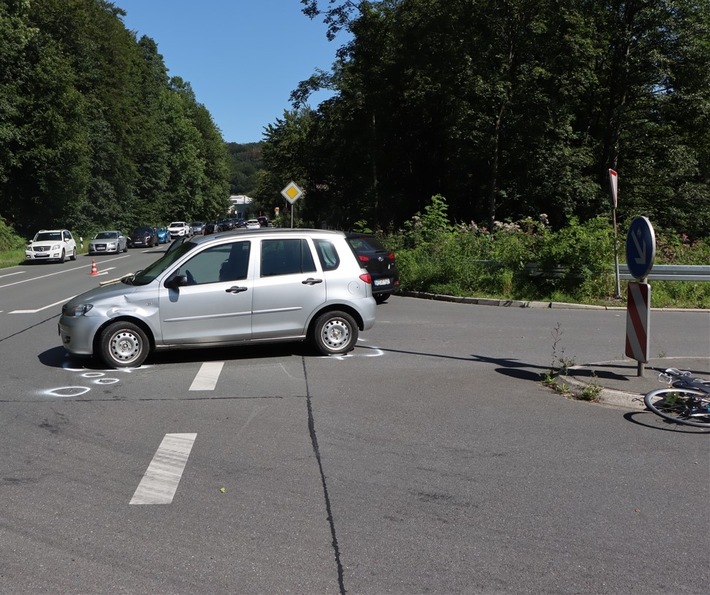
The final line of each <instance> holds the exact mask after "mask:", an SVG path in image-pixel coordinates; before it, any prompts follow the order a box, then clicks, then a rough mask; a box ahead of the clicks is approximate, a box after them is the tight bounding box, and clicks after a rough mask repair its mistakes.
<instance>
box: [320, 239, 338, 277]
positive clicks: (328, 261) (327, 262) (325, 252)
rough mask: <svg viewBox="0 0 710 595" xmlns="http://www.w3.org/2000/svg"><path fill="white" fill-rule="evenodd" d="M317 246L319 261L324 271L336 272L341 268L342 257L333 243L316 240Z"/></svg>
mask: <svg viewBox="0 0 710 595" xmlns="http://www.w3.org/2000/svg"><path fill="white" fill-rule="evenodd" d="M314 242H315V245H316V252H317V253H318V260H320V266H321V267H322V268H323V270H324V271H334V270H335V269H337V268H338V267H339V266H340V256H338V251H337V250H336V249H335V246H334V245H333V244H332V242H329V241H328V240H314Z"/></svg>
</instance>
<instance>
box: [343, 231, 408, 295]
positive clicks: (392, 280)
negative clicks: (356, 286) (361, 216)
mask: <svg viewBox="0 0 710 595" xmlns="http://www.w3.org/2000/svg"><path fill="white" fill-rule="evenodd" d="M345 237H346V238H347V242H348V244H350V247H351V248H352V249H353V251H354V252H355V255H356V256H357V258H358V260H359V261H360V264H361V265H362V266H363V267H364V268H365V269H367V272H368V273H370V275H372V295H373V296H374V298H375V301H376V302H377V303H378V304H382V303H384V302H386V301H387V298H389V296H391V295H392V294H393V293H394V292H395V291H396V290H397V288H398V287H399V271H398V270H397V263H396V259H395V253H394V252H392V251H391V250H388V249H387V248H385V247H384V246H383V245H382V242H381V241H380V240H379V239H378V238H377V237H376V236H374V235H371V234H364V233H348V234H345Z"/></svg>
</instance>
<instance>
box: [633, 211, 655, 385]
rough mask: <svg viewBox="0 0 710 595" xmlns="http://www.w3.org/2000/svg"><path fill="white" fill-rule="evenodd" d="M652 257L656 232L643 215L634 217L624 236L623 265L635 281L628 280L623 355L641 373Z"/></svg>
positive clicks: (644, 359)
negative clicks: (624, 259)
mask: <svg viewBox="0 0 710 595" xmlns="http://www.w3.org/2000/svg"><path fill="white" fill-rule="evenodd" d="M655 258H656V233H655V232H654V230H653V226H652V225H651V222H650V221H649V220H648V218H647V217H636V218H635V219H634V220H633V221H632V222H631V226H630V227H629V232H628V234H627V236H626V265H627V266H628V267H629V272H630V273H631V275H633V277H634V279H636V280H637V281H638V283H629V284H628V288H627V293H628V302H627V306H626V355H627V356H628V357H631V358H633V359H635V360H636V361H637V362H638V367H637V375H638V376H639V377H641V376H643V369H644V366H643V365H644V363H646V362H647V361H648V349H649V345H650V342H649V340H650V333H649V326H650V320H651V286H650V285H649V284H648V283H647V282H646V281H647V280H648V274H649V273H650V272H651V269H652V268H653V261H654V259H655Z"/></svg>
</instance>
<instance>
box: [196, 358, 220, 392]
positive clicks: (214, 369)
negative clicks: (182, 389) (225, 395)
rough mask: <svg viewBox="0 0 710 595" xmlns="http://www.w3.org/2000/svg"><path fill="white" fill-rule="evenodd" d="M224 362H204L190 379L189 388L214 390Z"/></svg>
mask: <svg viewBox="0 0 710 595" xmlns="http://www.w3.org/2000/svg"><path fill="white" fill-rule="evenodd" d="M222 366H224V362H204V363H203V364H202V367H201V368H200V371H199V372H198V373H197V376H195V379H194V380H193V381H192V385H191V386H190V390H214V387H215V386H217V381H218V380H219V375H220V374H221V373H222Z"/></svg>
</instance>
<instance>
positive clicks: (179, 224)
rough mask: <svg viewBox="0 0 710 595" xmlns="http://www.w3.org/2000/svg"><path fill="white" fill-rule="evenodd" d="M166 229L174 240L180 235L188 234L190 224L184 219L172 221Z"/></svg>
mask: <svg viewBox="0 0 710 595" xmlns="http://www.w3.org/2000/svg"><path fill="white" fill-rule="evenodd" d="M168 231H169V232H170V237H171V238H172V239H173V240H174V239H175V238H177V237H180V236H189V235H190V226H189V225H188V224H187V223H186V222H185V221H173V222H172V223H171V224H170V225H168Z"/></svg>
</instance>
